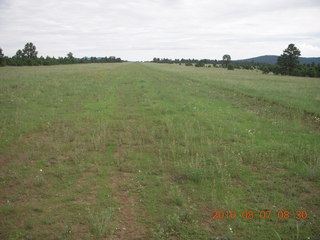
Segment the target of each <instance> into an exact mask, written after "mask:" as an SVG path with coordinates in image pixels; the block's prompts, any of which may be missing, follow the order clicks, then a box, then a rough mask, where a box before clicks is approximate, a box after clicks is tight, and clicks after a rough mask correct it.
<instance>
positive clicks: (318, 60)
mask: <svg viewBox="0 0 320 240" xmlns="http://www.w3.org/2000/svg"><path fill="white" fill-rule="evenodd" d="M277 59H278V56H276V55H265V56H259V57H254V58H247V59H241V60H236V61H237V62H254V63H267V64H276V63H277ZM299 61H300V64H312V63H315V64H320V57H312V58H306V57H300V58H299Z"/></svg>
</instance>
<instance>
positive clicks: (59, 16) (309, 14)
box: [0, 0, 320, 60]
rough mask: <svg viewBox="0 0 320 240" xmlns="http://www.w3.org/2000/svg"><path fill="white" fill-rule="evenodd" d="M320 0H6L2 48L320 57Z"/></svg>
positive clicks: (134, 56) (130, 55)
mask: <svg viewBox="0 0 320 240" xmlns="http://www.w3.org/2000/svg"><path fill="white" fill-rule="evenodd" d="M319 12H320V3H319V2H318V1H316V0H304V1H302V0H277V1H272V0H257V1H253V2H252V1H251V2H248V1H236V0H225V1H219V2H217V1H211V0H198V1H193V0H174V1H173V0H123V1H118V2H116V1H110V0H107V1H104V0H91V1H85V0H77V1H76V0H69V1H62V0H55V1H53V0H48V1H41V0H28V1H25V0H10V1H9V0H0V47H2V48H3V50H4V53H5V54H6V55H9V56H12V55H14V54H15V52H16V51H17V50H18V49H21V48H23V46H24V44H25V43H26V42H29V41H31V42H33V43H34V44H35V45H36V46H37V49H38V51H39V54H40V55H44V56H46V55H49V56H65V55H66V53H67V52H69V51H72V52H73V53H74V55H75V56H78V57H82V56H110V55H115V56H120V57H122V58H124V59H129V60H150V59H151V58H152V57H154V56H157V57H169V58H182V57H183V58H189V57H190V58H212V59H220V58H221V57H222V55H223V54H225V53H229V54H231V56H232V58H233V59H239V58H246V57H253V56H257V55H263V54H280V53H281V52H282V50H283V49H284V48H285V47H286V46H287V45H288V44H289V43H291V42H292V43H295V44H296V45H297V46H298V48H300V50H301V52H302V55H303V56H320V41H319V40H320V29H319V28H317V27H315V26H316V23H317V22H320V15H319Z"/></svg>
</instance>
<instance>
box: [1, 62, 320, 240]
mask: <svg viewBox="0 0 320 240" xmlns="http://www.w3.org/2000/svg"><path fill="white" fill-rule="evenodd" d="M0 126H1V129H0V154H1V155H0V239H11V240H13V239H16V240H17V239H29V240H30V239H48V240H50V239H190V240H193V239H220V240H222V239H319V236H320V182H319V179H320V79H314V78H313V79H312V78H298V77H288V76H286V77H284V76H274V75H263V74H261V73H260V72H256V71H249V70H235V71H228V70H226V69H219V68H194V67H185V66H179V65H165V64H151V63H145V64H142V63H122V64H86V65H63V66H48V67H44V66H41V67H3V68H0ZM218 210H220V211H224V212H226V211H230V212H228V214H225V215H223V214H222V212H220V215H219V214H217V215H216V213H215V212H214V211H218ZM270 211H271V212H270ZM285 211H288V212H285ZM269 213H270V215H268V214H269ZM235 214H236V216H235ZM253 214H254V215H253ZM212 217H217V218H219V217H220V218H222V217H224V218H223V219H212ZM296 218H298V219H296Z"/></svg>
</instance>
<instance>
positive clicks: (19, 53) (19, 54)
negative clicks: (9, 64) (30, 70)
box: [15, 49, 23, 58]
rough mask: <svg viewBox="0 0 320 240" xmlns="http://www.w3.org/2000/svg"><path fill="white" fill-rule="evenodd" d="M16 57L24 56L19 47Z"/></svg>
mask: <svg viewBox="0 0 320 240" xmlns="http://www.w3.org/2000/svg"><path fill="white" fill-rule="evenodd" d="M15 57H16V58H23V52H22V51H21V50H20V49H19V50H18V51H17V52H16V55H15Z"/></svg>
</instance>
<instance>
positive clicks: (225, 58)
mask: <svg viewBox="0 0 320 240" xmlns="http://www.w3.org/2000/svg"><path fill="white" fill-rule="evenodd" d="M222 62H223V63H224V65H225V66H226V67H228V65H229V63H230V62H231V56H230V55H229V54H225V55H223V57H222Z"/></svg>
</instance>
